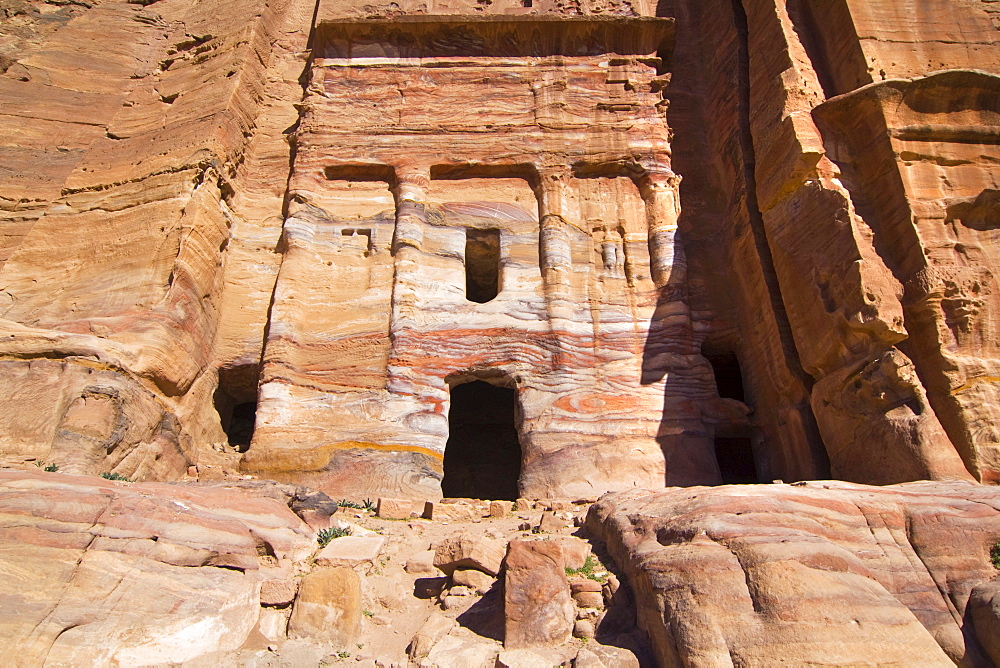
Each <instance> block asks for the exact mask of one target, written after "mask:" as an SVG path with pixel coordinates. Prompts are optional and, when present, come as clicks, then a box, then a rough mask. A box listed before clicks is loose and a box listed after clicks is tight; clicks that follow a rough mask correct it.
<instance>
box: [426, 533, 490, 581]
mask: <svg viewBox="0 0 1000 668" xmlns="http://www.w3.org/2000/svg"><path fill="white" fill-rule="evenodd" d="M503 559H504V542H503V541H502V540H497V539H495V538H487V537H486V536H483V535H482V534H481V533H472V532H459V533H456V534H453V535H451V536H450V537H448V538H446V539H444V540H443V541H441V543H439V544H438V545H437V548H436V549H435V550H434V566H436V567H437V568H438V569H440V570H441V571H443V572H444V573H447V574H448V575H451V574H452V573H453V572H454V571H455V570H456V569H458V568H475V569H477V570H480V571H482V572H484V573H487V574H489V575H496V574H497V573H499V572H500V564H501V563H502V562H503Z"/></svg>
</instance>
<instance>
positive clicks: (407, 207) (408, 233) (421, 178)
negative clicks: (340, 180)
mask: <svg viewBox="0 0 1000 668" xmlns="http://www.w3.org/2000/svg"><path fill="white" fill-rule="evenodd" d="M429 184H430V174H429V172H428V171H427V170H426V169H424V168H421V167H407V168H401V169H397V171H396V185H395V188H394V189H393V194H394V195H395V198H396V229H395V232H394V233H393V237H392V255H393V258H394V264H395V277H394V279H393V285H392V320H391V322H390V325H389V332H390V334H395V333H396V332H397V331H399V330H401V329H405V328H407V327H408V326H409V325H411V324H412V320H413V318H414V316H415V315H416V308H417V302H418V296H419V292H420V284H419V269H420V255H421V253H422V249H423V243H424V227H425V226H426V224H427V212H426V208H425V207H426V201H427V187H428V186H429Z"/></svg>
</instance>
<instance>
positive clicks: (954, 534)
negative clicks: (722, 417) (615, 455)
mask: <svg viewBox="0 0 1000 668" xmlns="http://www.w3.org/2000/svg"><path fill="white" fill-rule="evenodd" d="M588 527H590V528H591V530H593V531H594V532H596V533H597V534H598V535H600V536H601V537H602V538H603V539H605V540H606V541H607V543H608V548H609V550H610V551H611V552H612V553H613V554H614V555H615V557H616V559H618V560H619V562H620V563H621V564H622V566H623V568H624V569H625V570H626V572H627V573H628V576H629V579H630V581H631V582H632V584H633V588H634V592H635V595H636V599H637V600H636V602H637V606H638V622H639V624H640V626H641V627H642V628H643V629H644V630H645V631H646V632H647V633H649V636H650V638H651V641H652V643H653V645H654V648H655V651H656V654H657V657H658V660H659V662H660V663H661V664H662V665H668V666H674V665H732V664H738V665H760V666H763V665H769V664H771V663H773V661H774V658H775V657H779V656H780V657H782V660H785V661H788V662H790V663H794V664H797V665H806V664H829V663H836V664H867V663H870V662H871V661H872V660H877V661H878V662H882V663H886V664H902V665H941V666H945V665H952V662H954V663H956V664H961V665H988V661H989V660H988V659H987V656H992V655H993V654H992V653H993V652H995V639H994V637H993V629H994V628H995V624H996V621H995V610H994V605H993V603H992V600H993V589H991V587H992V585H993V583H994V581H995V578H997V577H998V576H997V569H996V568H995V567H994V566H993V565H992V564H991V562H990V551H991V549H992V548H993V546H994V545H996V544H997V541H998V539H1000V494H998V493H997V492H996V491H995V489H994V488H990V487H982V486H978V485H973V484H967V483H951V484H944V483H922V482H920V483H907V484H903V485H893V486H889V487H865V486H862V485H853V484H849V483H837V482H822V483H821V482H813V483H807V484H805V485H802V486H789V485H769V486H762V485H760V486H757V485H755V486H743V487H736V486H727V487H721V488H717V489H706V488H691V489H672V490H667V491H662V492H655V493H649V492H640V491H636V492H627V493H620V494H612V495H609V496H608V497H605V498H604V499H602V500H601V501H600V502H599V503H598V504H596V505H595V506H594V507H593V508H592V509H591V512H590V515H589V517H588ZM970 596H971V599H972V600H971V601H970ZM967 613H971V614H967ZM973 620H974V623H973ZM984 650H985V651H984ZM876 657H877V659H876Z"/></svg>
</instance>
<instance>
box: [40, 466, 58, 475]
mask: <svg viewBox="0 0 1000 668" xmlns="http://www.w3.org/2000/svg"><path fill="white" fill-rule="evenodd" d="M42 470H43V471H48V472H49V473H55V472H56V471H58V470H59V467H58V466H56V465H55V464H49V465H48V466H46V467H45V468H43V469H42Z"/></svg>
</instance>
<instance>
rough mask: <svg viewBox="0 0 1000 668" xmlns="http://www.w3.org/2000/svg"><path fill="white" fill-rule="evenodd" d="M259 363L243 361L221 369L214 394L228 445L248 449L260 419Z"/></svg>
mask: <svg viewBox="0 0 1000 668" xmlns="http://www.w3.org/2000/svg"><path fill="white" fill-rule="evenodd" d="M259 377H260V366H259V365H257V364H243V365H240V366H234V367H225V368H222V369H219V386H218V387H217V388H216V390H215V396H214V397H213V399H214V403H215V410H216V412H217V413H218V414H219V422H220V423H221V424H222V431H224V432H225V433H226V438H227V440H228V441H229V445H231V446H233V447H234V448H236V450H238V451H239V452H246V451H247V449H249V448H250V441H251V439H253V430H254V424H255V423H256V420H257V380H258V378H259Z"/></svg>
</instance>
